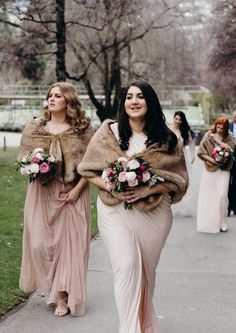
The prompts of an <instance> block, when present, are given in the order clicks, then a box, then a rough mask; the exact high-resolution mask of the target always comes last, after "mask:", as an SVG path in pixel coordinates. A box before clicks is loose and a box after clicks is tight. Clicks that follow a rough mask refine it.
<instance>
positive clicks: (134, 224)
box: [78, 80, 187, 333]
mask: <svg viewBox="0 0 236 333" xmlns="http://www.w3.org/2000/svg"><path fill="white" fill-rule="evenodd" d="M78 170H79V172H80V174H81V175H82V176H84V177H87V179H88V181H89V182H91V183H93V184H94V185H96V186H97V187H98V188H99V189H100V191H99V196H98V201H97V209H98V226H99V231H100V234H101V236H102V238H103V240H104V242H105V245H106V248H107V251H108V253H109V256H110V259H111V263H112V268H113V272H114V290H115V299H116V305H117V309H118V313H119V320H120V326H119V333H141V332H142V333H144V332H145V333H148V332H152V333H157V332H158V329H157V323H156V314H155V311H154V308H153V303H152V297H153V293H154V285H155V270H156V267H157V264H158V261H159V257H160V254H161V250H162V248H163V247H164V244H165V241H166V238H167V236H168V234H169V231H170V228H171V225H172V213H171V208H170V205H171V202H172V201H173V202H177V201H178V200H180V199H181V198H182V196H183V194H184V193H185V191H186V188H187V171H186V167H185V162H184V156H183V153H182V150H181V149H179V146H178V145H177V139H176V136H175V135H174V133H173V132H172V131H171V130H170V129H169V128H168V127H167V125H166V122H165V117H164V114H163V112H162V109H161V106H160V103H159V100H158V97H157V95H156V93H155V91H154V90H153V88H152V87H151V86H150V85H149V84H148V83H147V82H145V81H141V80H140V81H136V82H134V83H133V84H131V85H130V86H129V87H128V88H127V89H126V90H125V91H124V94H123V96H122V98H121V103H120V111H119V117H118V122H117V121H112V120H106V121H105V122H104V123H103V124H102V126H101V127H100V129H98V131H97V132H96V133H95V135H94V137H93V138H92V140H91V142H90V144H89V145H88V148H87V151H86V153H85V155H84V157H83V160H82V162H81V163H80V164H79V166H78ZM140 171H141V172H140ZM146 172H148V173H150V174H149V175H148V173H146ZM117 173H119V176H118V177H117ZM154 174H155V175H156V177H154ZM113 176H114V177H113ZM157 177H158V178H157ZM151 180H152V181H153V183H151V182H149V181H151ZM130 205H132V206H130ZM126 208H132V209H126ZM113 329H114V328H113Z"/></svg>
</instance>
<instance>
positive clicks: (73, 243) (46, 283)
mask: <svg viewBox="0 0 236 333" xmlns="http://www.w3.org/2000/svg"><path fill="white" fill-rule="evenodd" d="M46 98H47V106H46V107H45V109H44V112H43V114H42V117H40V118H36V119H34V120H32V121H30V122H29V123H28V124H27V126H26V127H25V129H24V131H23V134H22V139H21V144H20V150H19V154H18V158H17V159H18V161H20V160H21V159H22V158H23V157H24V156H25V155H26V154H28V153H29V152H32V151H33V150H34V149H37V148H39V151H40V149H44V150H45V151H46V152H47V154H50V155H53V156H54V158H55V160H56V163H57V172H56V175H55V177H54V179H52V180H51V182H50V183H49V184H48V185H46V186H45V185H42V184H41V183H40V182H39V181H38V180H35V181H33V182H32V183H30V184H29V185H28V189H27V194H26V199H25V208H24V234H23V255H22V266H21V274H20V288H21V289H22V290H24V291H26V292H32V291H34V290H36V289H40V290H41V291H42V293H43V294H44V295H45V301H46V303H47V304H54V303H56V309H55V315H56V316H57V317H61V316H65V315H66V314H67V313H68V311H69V310H70V312H71V314H72V315H74V316H77V315H83V314H84V313H85V306H86V288H85V286H86V273H87V264H88V254H89V241H90V195H89V188H88V185H87V181H86V179H84V178H82V177H81V176H80V175H79V174H78V173H77V165H78V163H79V161H80V160H81V158H82V156H83V154H84V152H85V150H86V147H87V144H88V142H89V140H90V139H91V136H92V134H93V131H92V129H91V126H90V119H89V118H87V117H86V115H85V112H84V111H83V109H82V104H81V102H80V100H79V97H78V95H77V93H76V89H75V87H74V86H73V85H72V84H70V83H67V82H57V83H54V84H53V85H51V86H50V87H49V89H48V92H47V96H46ZM39 158H40V155H39Z"/></svg>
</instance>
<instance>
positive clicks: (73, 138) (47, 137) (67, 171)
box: [17, 118, 93, 184]
mask: <svg viewBox="0 0 236 333" xmlns="http://www.w3.org/2000/svg"><path fill="white" fill-rule="evenodd" d="M92 135H93V129H92V128H91V127H88V128H87V129H85V130H84V131H83V132H81V131H79V130H77V129H68V130H67V131H64V132H62V133H60V134H52V133H50V132H49V131H48V130H47V129H46V128H45V126H43V125H42V120H41V119H39V118H38V119H33V120H31V121H29V123H28V124H27V125H26V127H25V129H24V131H23V133H22V138H21V143H20V149H19V153H18V156H17V161H20V160H21V159H22V157H23V156H24V155H26V154H28V153H29V152H30V151H33V150H34V149H35V148H37V147H39V148H44V149H45V150H46V152H47V153H49V151H51V153H52V154H53V155H54V156H55V157H56V159H57V153H58V151H57V147H58V146H59V150H60V155H61V159H62V161H61V164H62V173H61V175H60V177H59V180H60V181H62V182H63V183H65V184H66V183H71V182H74V181H76V180H77V179H78V178H79V175H78V173H77V165H78V163H79V162H80V161H81V159H82V156H83V155H84V153H85V150H86V148H87V145H88V143H89V141H90V139H91V137H92ZM51 147H54V149H53V150H51ZM57 178H58V177H57Z"/></svg>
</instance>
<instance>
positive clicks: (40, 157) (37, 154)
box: [35, 152, 43, 160]
mask: <svg viewBox="0 0 236 333" xmlns="http://www.w3.org/2000/svg"><path fill="white" fill-rule="evenodd" d="M35 157H36V158H38V159H39V160H43V156H42V154H41V153H40V152H38V153H36V154H35Z"/></svg>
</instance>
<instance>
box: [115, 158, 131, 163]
mask: <svg viewBox="0 0 236 333" xmlns="http://www.w3.org/2000/svg"><path fill="white" fill-rule="evenodd" d="M117 162H119V163H127V162H128V160H127V158H126V157H119V158H118V160H117Z"/></svg>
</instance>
